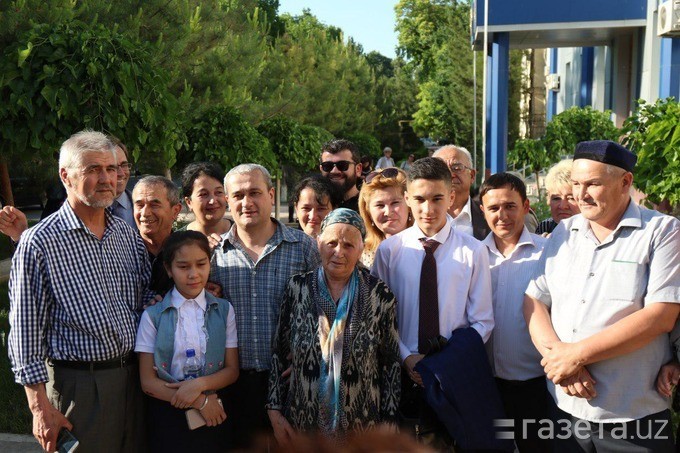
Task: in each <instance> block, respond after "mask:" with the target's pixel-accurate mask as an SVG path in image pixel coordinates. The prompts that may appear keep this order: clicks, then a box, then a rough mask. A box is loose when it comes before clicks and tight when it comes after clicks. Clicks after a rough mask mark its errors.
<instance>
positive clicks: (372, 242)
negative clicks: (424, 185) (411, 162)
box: [359, 167, 413, 269]
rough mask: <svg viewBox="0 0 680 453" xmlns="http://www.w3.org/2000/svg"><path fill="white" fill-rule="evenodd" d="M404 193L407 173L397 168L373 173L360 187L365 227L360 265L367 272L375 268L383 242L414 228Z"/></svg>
mask: <svg viewBox="0 0 680 453" xmlns="http://www.w3.org/2000/svg"><path fill="white" fill-rule="evenodd" d="M405 191H406V173H404V172H403V171H402V170H399V169H397V168H394V167H392V168H387V169H385V170H382V171H375V172H372V173H371V174H369V175H368V177H367V178H366V180H365V181H364V184H363V186H361V191H360V193H359V212H360V213H361V217H362V219H363V220H364V224H365V225H366V238H365V241H364V252H363V253H362V254H361V264H363V265H364V266H366V267H367V268H368V269H370V268H371V266H373V259H374V258H375V250H376V249H377V248H378V246H379V245H380V243H381V242H382V241H383V239H385V238H387V237H390V236H392V235H394V234H397V233H400V232H401V231H403V230H405V229H406V228H408V227H410V226H411V225H413V217H412V216H411V211H410V209H409V207H408V206H407V205H406V200H405V199H404V192H405Z"/></svg>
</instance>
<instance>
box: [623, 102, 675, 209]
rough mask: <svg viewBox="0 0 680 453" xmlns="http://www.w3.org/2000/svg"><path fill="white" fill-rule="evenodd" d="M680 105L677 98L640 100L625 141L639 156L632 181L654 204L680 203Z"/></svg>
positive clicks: (627, 126)
mask: <svg viewBox="0 0 680 453" xmlns="http://www.w3.org/2000/svg"><path fill="white" fill-rule="evenodd" d="M679 124H680V106H679V105H678V103H677V102H676V101H675V99H674V98H672V97H671V98H667V99H659V100H658V101H656V103H654V104H647V103H646V102H645V101H644V100H642V99H641V100H639V101H638V108H637V110H636V112H635V114H633V115H632V116H631V117H629V118H628V119H627V120H626V121H625V122H624V123H623V132H624V133H625V134H626V135H625V137H624V139H623V143H624V145H626V146H627V147H628V148H629V149H630V150H631V151H633V152H635V153H636V154H637V156H638V161H637V165H636V166H635V172H634V175H635V177H634V178H633V183H634V184H635V186H636V187H637V188H638V189H640V190H641V191H642V192H644V193H645V194H647V196H648V198H649V199H650V200H651V201H652V202H654V203H660V202H662V201H664V200H667V201H668V202H670V204H671V206H673V205H677V204H678V203H680V127H678V125H679Z"/></svg>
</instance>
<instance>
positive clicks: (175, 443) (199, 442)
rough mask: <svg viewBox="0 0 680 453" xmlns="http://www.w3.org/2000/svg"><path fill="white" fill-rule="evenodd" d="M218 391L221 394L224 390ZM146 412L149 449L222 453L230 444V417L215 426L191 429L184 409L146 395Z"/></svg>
mask: <svg viewBox="0 0 680 453" xmlns="http://www.w3.org/2000/svg"><path fill="white" fill-rule="evenodd" d="M219 393H220V395H221V394H222V393H223V392H222V391H220V392H219ZM148 413H149V417H148V420H147V426H148V430H149V451H150V452H152V453H168V452H175V451H177V452H187V451H196V452H201V453H210V452H223V451H227V450H228V449H229V447H230V445H231V442H230V438H231V435H230V434H231V433H230V424H231V417H229V416H227V419H226V420H225V421H224V422H223V423H221V424H219V425H217V426H212V427H210V426H202V427H200V428H197V429H195V430H190V429H189V426H188V424H187V419H186V411H185V410H183V409H177V408H175V407H172V405H171V404H170V403H168V402H166V401H161V400H159V399H156V398H152V397H149V398H148Z"/></svg>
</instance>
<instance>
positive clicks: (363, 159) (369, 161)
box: [361, 155, 373, 165]
mask: <svg viewBox="0 0 680 453" xmlns="http://www.w3.org/2000/svg"><path fill="white" fill-rule="evenodd" d="M372 163H373V158H372V157H371V156H368V155H367V156H361V165H365V164H368V165H371V164H372Z"/></svg>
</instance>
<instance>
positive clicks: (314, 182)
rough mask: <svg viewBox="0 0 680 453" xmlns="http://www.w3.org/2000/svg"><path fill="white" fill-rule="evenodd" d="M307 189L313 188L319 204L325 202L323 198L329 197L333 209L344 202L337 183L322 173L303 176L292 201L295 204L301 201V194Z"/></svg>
mask: <svg viewBox="0 0 680 453" xmlns="http://www.w3.org/2000/svg"><path fill="white" fill-rule="evenodd" d="M305 189H312V190H313V191H314V195H315V197H316V201H317V202H318V203H319V204H322V203H323V199H324V198H326V197H328V200H329V201H330V202H331V207H332V209H335V208H337V207H338V206H340V203H342V194H340V191H339V190H338V189H337V187H336V185H335V184H333V183H332V182H331V181H330V179H328V178H324V177H323V176H321V175H318V174H314V175H311V176H308V177H306V178H303V179H302V180H301V181H300V182H299V183H298V184H297V186H295V191H294V192H293V197H292V198H291V201H292V202H293V204H294V205H295V204H297V202H298V201H300V194H301V193H302V191H303V190H305Z"/></svg>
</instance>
